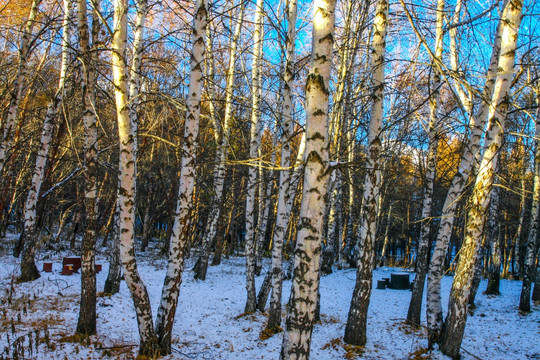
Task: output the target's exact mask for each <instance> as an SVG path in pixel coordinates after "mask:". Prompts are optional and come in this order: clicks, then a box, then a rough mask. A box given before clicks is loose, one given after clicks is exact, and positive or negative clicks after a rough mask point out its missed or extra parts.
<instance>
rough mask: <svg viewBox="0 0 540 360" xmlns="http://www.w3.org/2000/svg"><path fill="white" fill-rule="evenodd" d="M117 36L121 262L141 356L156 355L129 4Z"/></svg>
mask: <svg viewBox="0 0 540 360" xmlns="http://www.w3.org/2000/svg"><path fill="white" fill-rule="evenodd" d="M113 3H114V35H113V40H112V50H113V51H112V69H113V82H114V93H115V101H116V115H117V119H118V135H119V140H120V141H119V145H120V159H119V160H120V165H119V169H120V191H119V196H118V201H119V212H120V225H119V228H120V241H119V243H120V258H121V259H122V266H123V268H124V280H125V281H126V285H127V286H128V288H129V291H130V292H131V296H132V298H133V304H134V306H135V311H136V313H137V324H138V327H139V336H140V348H139V354H141V355H155V354H156V352H157V351H158V344H157V337H156V335H155V332H154V327H153V323H152V311H151V308H150V299H149V297H148V291H147V290H146V286H145V285H144V283H143V281H142V279H141V277H140V275H139V272H138V270H137V261H136V259H135V248H134V224H135V176H136V173H135V162H136V158H135V154H134V152H133V150H134V149H133V131H132V124H131V122H130V119H129V104H128V84H127V80H126V76H125V75H126V69H127V65H126V61H125V52H126V41H127V11H128V2H127V0H114V2H113Z"/></svg>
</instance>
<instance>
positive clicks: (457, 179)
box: [426, 23, 501, 346]
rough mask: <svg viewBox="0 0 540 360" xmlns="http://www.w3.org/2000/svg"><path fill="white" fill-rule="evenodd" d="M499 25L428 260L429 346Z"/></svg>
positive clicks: (493, 67)
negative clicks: (481, 88) (477, 106)
mask: <svg viewBox="0 0 540 360" xmlns="http://www.w3.org/2000/svg"><path fill="white" fill-rule="evenodd" d="M500 31H501V23H499V26H498V28H497V32H496V36H495V42H494V44H493V51H492V54H491V60H490V65H489V68H488V70H487V74H486V82H485V84H484V89H483V92H482V95H481V104H480V107H479V109H478V112H477V113H476V116H473V115H472V114H469V115H470V120H469V129H470V135H469V137H468V139H467V140H466V146H465V147H464V148H465V152H464V154H463V156H462V158H461V161H460V164H459V168H458V171H457V173H456V175H454V177H453V178H452V183H451V184H450V188H449V189H448V193H447V195H446V199H445V200H444V205H443V210H442V214H441V223H440V224H439V230H438V233H437V240H436V242H435V248H434V250H433V254H432V257H431V261H430V264H429V269H428V286H427V295H426V298H427V299H426V305H427V310H426V314H427V323H428V339H429V344H430V346H431V345H433V343H435V342H438V338H439V334H440V331H441V327H442V322H443V314H442V305H441V280H442V277H443V274H444V270H445V269H444V263H445V259H446V256H447V253H448V245H449V243H450V237H451V235H452V227H453V224H454V219H455V213H456V208H457V205H458V202H459V198H460V196H461V194H462V193H463V190H464V189H465V185H466V184H467V180H468V178H469V175H470V173H471V172H472V171H473V165H474V164H475V158H476V157H477V156H478V154H479V153H480V151H481V140H482V133H483V130H484V127H485V124H486V120H487V118H488V116H489V105H490V103H491V97H492V94H493V88H494V85H495V76H496V74H497V64H498V59H499V54H500V51H501V32H500Z"/></svg>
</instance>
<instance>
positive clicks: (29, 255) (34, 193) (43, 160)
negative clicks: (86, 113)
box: [0, 0, 71, 282]
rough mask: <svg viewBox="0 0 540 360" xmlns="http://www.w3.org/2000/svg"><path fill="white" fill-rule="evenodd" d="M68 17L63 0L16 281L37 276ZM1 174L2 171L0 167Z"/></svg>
mask: <svg viewBox="0 0 540 360" xmlns="http://www.w3.org/2000/svg"><path fill="white" fill-rule="evenodd" d="M70 17H71V5H70V1H69V0H64V19H63V24H62V29H63V34H62V67H61V69H60V78H59V80H58V88H57V90H56V93H55V94H54V97H53V99H52V100H51V101H50V102H49V104H48V106H47V113H46V115H45V119H44V120H43V128H42V130H41V140H40V147H39V150H38V154H37V156H36V163H35V165H34V171H33V175H32V183H31V186H30V189H29V190H28V195H27V198H26V203H25V207H24V229H23V234H24V236H23V235H21V237H22V238H23V242H22V244H21V246H24V249H23V254H22V255H23V256H22V261H21V276H20V278H19V281H21V282H24V281H32V280H35V279H37V278H38V277H39V276H40V275H39V271H38V270H37V267H36V265H35V245H36V242H37V238H38V236H39V234H38V233H37V232H36V231H37V228H36V227H37V214H36V211H37V206H38V202H39V196H40V191H41V185H42V184H43V181H44V178H45V170H46V168H47V162H48V158H49V148H50V145H51V141H52V137H53V133H54V127H55V121H56V117H57V114H58V107H59V106H60V104H61V103H62V99H63V95H64V86H65V83H66V74H67V67H68V62H69V51H68V45H69V35H70V32H69V19H70ZM0 174H1V171H0Z"/></svg>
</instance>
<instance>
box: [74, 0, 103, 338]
mask: <svg viewBox="0 0 540 360" xmlns="http://www.w3.org/2000/svg"><path fill="white" fill-rule="evenodd" d="M93 6H94V7H95V10H94V16H93V26H97V21H98V20H97V16H96V15H95V14H96V12H97V11H98V9H97V8H98V7H99V5H98V4H97V2H96V1H94V3H93ZM77 10H78V22H79V46H80V51H81V62H82V97H83V99H82V100H83V101H82V103H83V106H84V110H83V123H84V132H85V138H84V165H85V169H84V176H85V185H84V186H85V188H84V200H83V201H84V206H83V209H84V217H83V221H84V235H83V242H82V254H81V265H82V268H81V305H80V311H79V320H78V323H77V332H78V333H81V334H85V335H93V334H95V333H96V273H95V247H96V212H95V210H96V198H97V155H98V148H97V145H98V144H97V140H98V133H97V121H96V114H95V95H94V89H95V81H96V76H95V72H94V66H95V61H94V57H93V55H92V53H91V49H90V33H89V29H88V17H87V11H86V0H78V2H77ZM92 30H94V29H92ZM97 33H98V32H97V31H93V33H92V35H94V39H93V41H94V42H95V41H96V36H97Z"/></svg>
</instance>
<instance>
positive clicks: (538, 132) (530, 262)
mask: <svg viewBox="0 0 540 360" xmlns="http://www.w3.org/2000/svg"><path fill="white" fill-rule="evenodd" d="M536 106H540V92H539V93H538V94H537V98H536ZM535 138H536V142H535V149H534V181H533V201H532V210H531V229H530V232H529V237H528V239H527V250H526V254H525V264H524V265H525V269H524V271H523V284H522V287H521V295H520V298H519V309H520V310H521V311H526V312H528V311H531V300H530V298H531V285H532V282H534V278H535V272H536V267H535V265H534V260H535V257H536V253H537V252H538V251H537V249H538V244H539V240H538V226H539V219H538V210H539V209H538V207H539V206H540V149H539V146H540V108H537V109H536V118H535Z"/></svg>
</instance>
